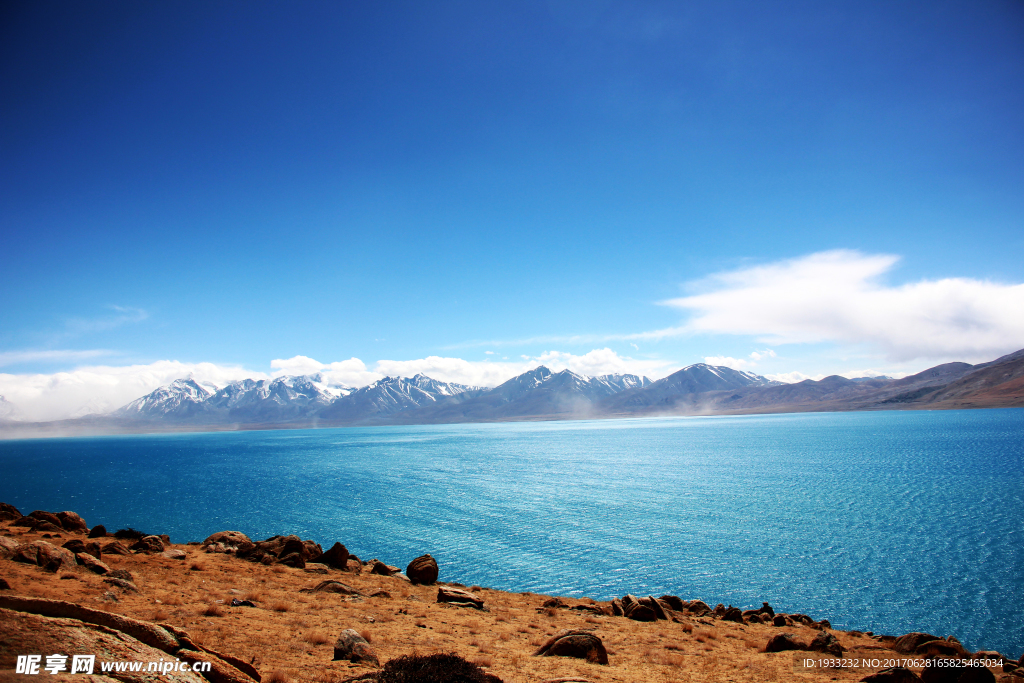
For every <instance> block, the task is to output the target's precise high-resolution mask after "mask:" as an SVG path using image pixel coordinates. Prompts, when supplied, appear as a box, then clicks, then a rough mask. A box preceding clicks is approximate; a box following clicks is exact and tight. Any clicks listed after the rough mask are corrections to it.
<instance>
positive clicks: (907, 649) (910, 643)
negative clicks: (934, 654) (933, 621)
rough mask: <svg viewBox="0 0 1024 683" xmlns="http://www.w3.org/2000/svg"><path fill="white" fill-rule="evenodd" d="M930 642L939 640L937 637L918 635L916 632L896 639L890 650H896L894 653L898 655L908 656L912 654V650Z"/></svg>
mask: <svg viewBox="0 0 1024 683" xmlns="http://www.w3.org/2000/svg"><path fill="white" fill-rule="evenodd" d="M930 640H939V637H938V636H933V635H931V634H929V633H919V632H917V631H915V632H913V633H906V634H904V635H902V636H900V637H899V638H897V639H896V642H895V643H894V644H893V646H892V649H894V650H896V652H899V653H900V654H904V655H909V654H913V653H914V650H916V649H917V648H918V646H919V645H923V644H924V643H927V642H928V641H930Z"/></svg>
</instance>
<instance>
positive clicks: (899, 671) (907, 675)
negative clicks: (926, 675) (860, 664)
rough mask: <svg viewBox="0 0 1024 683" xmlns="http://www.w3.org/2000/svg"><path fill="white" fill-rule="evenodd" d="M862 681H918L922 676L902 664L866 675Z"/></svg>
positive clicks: (892, 682)
mask: <svg viewBox="0 0 1024 683" xmlns="http://www.w3.org/2000/svg"><path fill="white" fill-rule="evenodd" d="M860 680H861V681H862V682H864V681H869V682H870V683H918V682H919V681H920V680H921V677H920V676H918V675H917V674H916V673H914V672H913V671H911V670H910V669H904V668H903V667H902V666H894V667H890V668H888V669H882V670H881V671H879V672H877V673H873V674H871V675H870V676H865V677H864V678H862V679H860Z"/></svg>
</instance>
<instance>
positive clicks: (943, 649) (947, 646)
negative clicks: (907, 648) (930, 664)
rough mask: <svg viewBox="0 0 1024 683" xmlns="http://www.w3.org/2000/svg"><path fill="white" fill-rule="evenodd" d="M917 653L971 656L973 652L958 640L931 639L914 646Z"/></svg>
mask: <svg viewBox="0 0 1024 683" xmlns="http://www.w3.org/2000/svg"><path fill="white" fill-rule="evenodd" d="M914 654H916V655H925V656H927V655H944V656H946V657H961V658H964V657H970V656H971V653H970V652H968V651H967V650H966V649H964V646H963V645H961V644H960V642H959V641H957V640H944V639H942V638H939V639H937V640H929V641H928V642H926V643H921V644H920V645H918V646H917V647H916V648H914Z"/></svg>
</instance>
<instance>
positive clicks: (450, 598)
mask: <svg viewBox="0 0 1024 683" xmlns="http://www.w3.org/2000/svg"><path fill="white" fill-rule="evenodd" d="M437 601H438V602H439V603H447V604H451V605H458V606H460V607H473V608H475V609H483V608H484V601H483V599H482V598H480V597H479V596H478V595H476V594H475V593H471V592H469V591H467V590H463V589H461V588H452V587H451V586H441V587H439V588H438V589H437Z"/></svg>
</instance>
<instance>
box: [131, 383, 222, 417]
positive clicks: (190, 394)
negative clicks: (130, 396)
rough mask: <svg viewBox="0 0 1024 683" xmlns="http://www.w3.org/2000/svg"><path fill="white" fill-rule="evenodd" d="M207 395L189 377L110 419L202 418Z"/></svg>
mask: <svg viewBox="0 0 1024 683" xmlns="http://www.w3.org/2000/svg"><path fill="white" fill-rule="evenodd" d="M211 395H212V394H211V392H210V390H209V389H207V388H205V387H203V386H201V385H200V384H199V383H198V382H196V381H195V380H194V379H192V378H191V377H189V378H185V379H176V380H174V381H173V382H171V383H170V384H168V385H167V386H165V387H160V388H159V389H156V390H155V391H152V392H150V393H148V394H146V395H145V396H143V397H142V398H137V399H135V400H134V401H132V402H131V403H129V404H128V405H126V406H123V407H121V408H119V409H117V410H115V411H114V415H115V416H117V417H126V418H143V419H162V418H173V419H188V418H192V417H195V416H198V415H200V414H202V412H203V404H204V402H205V401H206V399H208V398H210V396H211Z"/></svg>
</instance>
